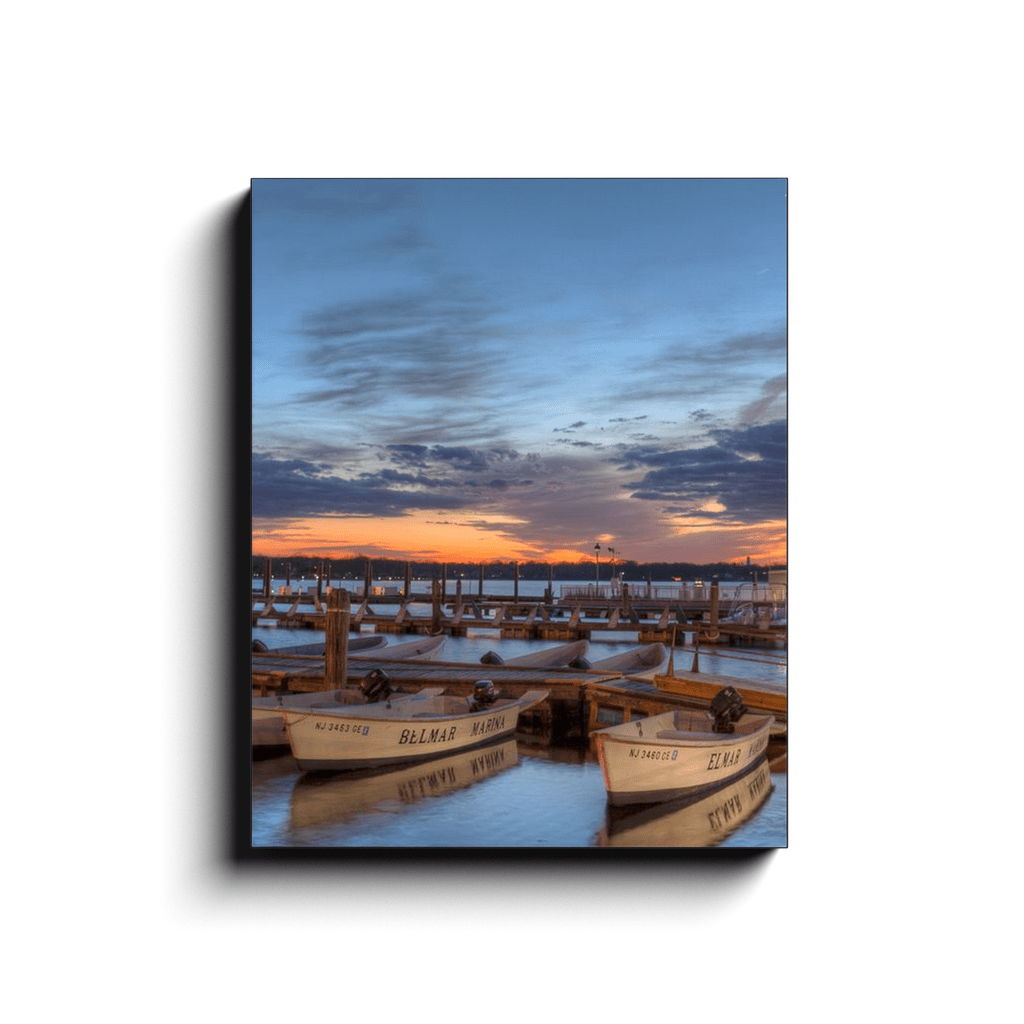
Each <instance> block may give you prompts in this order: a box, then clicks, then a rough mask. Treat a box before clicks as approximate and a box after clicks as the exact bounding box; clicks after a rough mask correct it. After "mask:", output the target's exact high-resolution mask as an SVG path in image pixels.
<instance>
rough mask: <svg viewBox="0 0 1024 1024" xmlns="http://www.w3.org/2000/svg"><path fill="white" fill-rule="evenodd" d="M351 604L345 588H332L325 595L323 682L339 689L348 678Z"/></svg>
mask: <svg viewBox="0 0 1024 1024" xmlns="http://www.w3.org/2000/svg"><path fill="white" fill-rule="evenodd" d="M350 613H351V606H350V604H349V598H348V591H347V590H340V589H339V590H332V591H331V592H330V594H329V595H328V597H327V616H326V622H325V623H324V626H325V632H326V636H325V643H324V684H325V688H326V689H328V690H340V689H341V688H342V687H343V686H344V685H345V681H346V679H347V678H348V627H349V615H350Z"/></svg>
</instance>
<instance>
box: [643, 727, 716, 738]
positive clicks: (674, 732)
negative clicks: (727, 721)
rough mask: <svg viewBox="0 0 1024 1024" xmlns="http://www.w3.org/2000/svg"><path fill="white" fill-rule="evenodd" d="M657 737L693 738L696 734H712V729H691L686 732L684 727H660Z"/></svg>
mask: <svg viewBox="0 0 1024 1024" xmlns="http://www.w3.org/2000/svg"><path fill="white" fill-rule="evenodd" d="M654 735H655V737H657V738H658V739H659V740H692V739H693V738H694V736H710V735H712V733H711V730H710V729H689V730H686V731H685V732H684V731H683V730H682V729H660V730H659V731H658V732H656V733H655V734H654Z"/></svg>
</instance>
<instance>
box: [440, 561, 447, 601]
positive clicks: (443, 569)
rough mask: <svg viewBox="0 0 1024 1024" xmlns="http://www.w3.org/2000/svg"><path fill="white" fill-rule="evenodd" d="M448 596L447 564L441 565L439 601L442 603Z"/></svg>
mask: <svg viewBox="0 0 1024 1024" xmlns="http://www.w3.org/2000/svg"><path fill="white" fill-rule="evenodd" d="M447 596H448V563H447V562H442V563H441V600H442V601H444V600H445V599H446V598H447Z"/></svg>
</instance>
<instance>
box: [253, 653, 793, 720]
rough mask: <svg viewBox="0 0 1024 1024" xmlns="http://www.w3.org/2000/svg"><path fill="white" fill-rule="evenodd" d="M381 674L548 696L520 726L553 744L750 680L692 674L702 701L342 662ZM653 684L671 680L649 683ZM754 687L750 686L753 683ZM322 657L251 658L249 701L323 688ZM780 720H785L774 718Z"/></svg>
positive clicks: (463, 668) (560, 672) (617, 681)
mask: <svg viewBox="0 0 1024 1024" xmlns="http://www.w3.org/2000/svg"><path fill="white" fill-rule="evenodd" d="M374 668H380V669H383V671H384V672H386V673H387V675H388V676H389V677H390V678H391V681H392V684H393V685H394V687H395V688H396V689H401V690H406V691H409V690H419V689H421V688H422V687H426V686H441V687H444V689H445V691H446V692H447V693H450V694H454V695H458V696H469V695H470V694H471V693H472V690H473V684H474V683H476V682H477V681H478V680H480V679H490V680H492V682H494V684H495V686H497V687H498V689H499V690H500V691H501V692H502V693H504V694H507V695H509V696H520V695H521V694H523V693H525V692H526V691H527V690H531V689H538V688H541V689H545V690H548V694H549V695H548V698H547V700H546V701H544V702H543V704H541V705H540V706H539V707H538V708H537V709H536V711H535V712H534V713H533V714H532V717H531V718H529V720H528V721H527V722H524V723H521V724H522V726H523V727H524V731H527V732H531V731H534V732H540V733H552V734H553V735H554V736H555V737H556V738H567V737H572V736H577V737H581V738H585V737H586V736H588V735H589V734H590V733H591V732H592V731H593V730H594V729H601V728H604V727H605V726H608V725H617V724H619V723H620V722H624V721H627V722H628V721H630V719H631V718H632V717H636V716H638V715H642V716H648V717H649V716H650V715H656V714H660V713H661V712H663V711H668V710H670V709H672V708H677V707H707V706H708V705H709V704H710V700H711V696H713V695H714V693H716V692H717V691H718V690H719V689H720V688H721V687H723V686H740V685H742V686H745V687H749V686H750V680H739V679H734V678H732V677H730V676H719V675H702V674H701V673H682V675H686V676H687V677H694V676H699V677H700V679H701V682H702V683H704V684H706V686H707V688H708V690H709V691H710V696H707V697H706V699H705V697H704V696H703V695H701V694H696V695H695V694H693V693H686V692H682V693H680V692H673V690H672V689H671V688H667V687H665V686H664V685H655V684H654V683H653V682H651V681H648V680H645V679H642V678H639V677H630V676H623V675H621V674H619V673H609V672H600V671H595V670H583V669H572V668H536V669H531V668H525V667H522V666H520V667H517V666H514V665H483V664H480V665H474V664H466V663H464V662H441V661H385V660H382V659H376V658H375V659H372V660H371V659H360V660H349V661H348V664H347V671H346V677H347V685H348V686H352V687H357V686H359V684H360V682H361V681H362V679H363V678H365V676H366V675H367V673H368V672H370V671H372V670H373V669H374ZM657 678H658V679H659V681H661V680H665V679H670V678H671V677H660V676H659V677H657ZM755 685H756V684H755ZM326 688H327V686H326V683H325V675H324V658H322V657H316V656H310V655H285V654H253V656H252V689H253V694H254V695H256V696H265V695H266V694H269V693H287V692H292V693H309V692H312V691H317V690H323V689H326ZM781 721H782V723H784V722H785V717H784V716H783V717H782V719H781Z"/></svg>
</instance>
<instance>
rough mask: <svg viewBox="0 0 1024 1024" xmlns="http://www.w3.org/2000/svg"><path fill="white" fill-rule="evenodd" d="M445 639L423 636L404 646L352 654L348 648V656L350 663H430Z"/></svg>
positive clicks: (360, 651) (442, 646) (392, 646)
mask: <svg viewBox="0 0 1024 1024" xmlns="http://www.w3.org/2000/svg"><path fill="white" fill-rule="evenodd" d="M447 639H448V638H447V637H444V636H425V637H422V638H421V639H419V640H410V641H409V642H408V643H406V644H392V645H390V646H388V647H374V648H372V649H371V650H356V651H355V652H354V653H353V651H352V648H351V646H350V647H349V654H348V656H349V658H350V659H351V660H352V661H431V660H432V659H434V658H436V657H437V656H438V655H439V654H440V653H441V651H442V649H443V648H444V645H445V642H446V641H447Z"/></svg>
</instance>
